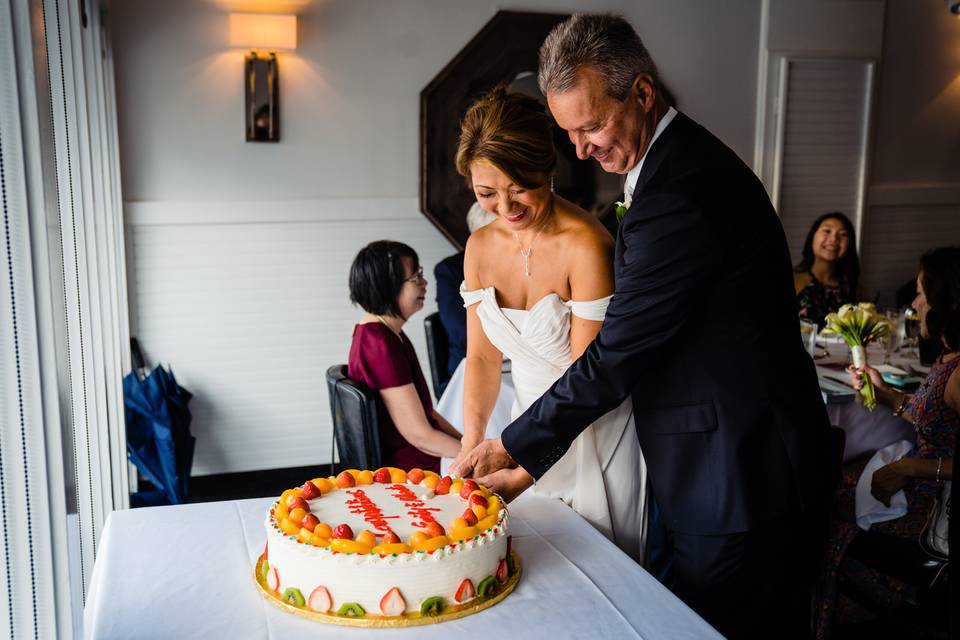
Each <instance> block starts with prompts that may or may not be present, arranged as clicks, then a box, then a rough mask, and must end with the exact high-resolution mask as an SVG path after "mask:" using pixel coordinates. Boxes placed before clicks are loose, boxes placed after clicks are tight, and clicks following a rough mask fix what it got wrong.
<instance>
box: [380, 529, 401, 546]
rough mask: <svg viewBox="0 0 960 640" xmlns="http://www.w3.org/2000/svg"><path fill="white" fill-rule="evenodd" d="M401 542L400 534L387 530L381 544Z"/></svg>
mask: <svg viewBox="0 0 960 640" xmlns="http://www.w3.org/2000/svg"><path fill="white" fill-rule="evenodd" d="M399 542H400V536H398V535H397V534H395V533H394V532H393V531H387V532H386V533H385V534H384V536H383V540H382V542H381V544H397V543H399Z"/></svg>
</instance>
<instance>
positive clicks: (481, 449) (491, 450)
mask: <svg viewBox="0 0 960 640" xmlns="http://www.w3.org/2000/svg"><path fill="white" fill-rule="evenodd" d="M516 466H517V463H516V462H514V461H513V458H511V457H510V454H509V453H507V450H506V449H504V448H503V443H502V442H501V441H500V438H493V439H491V440H483V441H481V442H480V444H478V445H477V446H476V447H474V448H473V449H472V450H471V451H470V452H468V453H467V454H466V455H464V454H463V452H462V450H461V455H459V456H457V461H456V462H455V463H454V464H453V465H451V466H450V475H452V476H459V477H461V478H478V477H480V476H486V475H489V474H492V473H493V472H494V471H498V470H500V469H513V468H515V467H516Z"/></svg>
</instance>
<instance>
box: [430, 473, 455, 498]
mask: <svg viewBox="0 0 960 640" xmlns="http://www.w3.org/2000/svg"><path fill="white" fill-rule="evenodd" d="M452 482H453V478H451V477H450V476H443V477H442V478H440V481H439V482H437V486H436V487H434V489H433V492H434V493H435V494H437V495H438V496H445V495H447V494H448V493H450V483H452Z"/></svg>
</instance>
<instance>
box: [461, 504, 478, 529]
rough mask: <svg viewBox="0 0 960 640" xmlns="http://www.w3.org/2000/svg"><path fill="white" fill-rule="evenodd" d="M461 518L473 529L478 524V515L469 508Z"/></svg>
mask: <svg viewBox="0 0 960 640" xmlns="http://www.w3.org/2000/svg"><path fill="white" fill-rule="evenodd" d="M460 517H461V518H463V519H464V520H466V521H467V524H468V525H470V526H471V527H472V526H473V525H475V524H477V514H475V513H474V512H473V509H470V508H469V507H468V508H467V510H466V511H464V512H463V515H462V516H460Z"/></svg>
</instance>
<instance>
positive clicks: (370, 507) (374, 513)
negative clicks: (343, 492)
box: [344, 489, 400, 532]
mask: <svg viewBox="0 0 960 640" xmlns="http://www.w3.org/2000/svg"><path fill="white" fill-rule="evenodd" d="M347 493H348V494H349V495H351V496H352V497H353V499H352V500H347V501H346V502H345V503H344V504H346V505H347V507H348V508H349V510H350V513H360V514H363V520H364V522H367V523H368V524H369V525H370V526H371V527H373V528H374V529H377V530H378V531H384V532H386V531H390V523H388V522H387V520H388V519H391V518H399V517H400V516H385V515H383V511H381V510H380V507H378V506H377V503H376V502H374V501H373V500H371V499H370V496H368V495H367V494H366V493H365V492H364V490H363V489H354V490H352V491H347Z"/></svg>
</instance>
